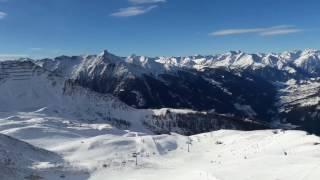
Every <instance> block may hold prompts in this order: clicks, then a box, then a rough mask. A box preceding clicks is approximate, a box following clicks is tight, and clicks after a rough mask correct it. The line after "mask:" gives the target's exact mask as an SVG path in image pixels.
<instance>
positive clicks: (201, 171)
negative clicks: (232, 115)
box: [0, 109, 320, 180]
mask: <svg viewBox="0 0 320 180" xmlns="http://www.w3.org/2000/svg"><path fill="white" fill-rule="evenodd" d="M164 111H165V109H164V110H160V111H159V112H164ZM180 111H183V112H185V111H186V112H189V111H188V110H180ZM0 133H2V134H7V135H10V136H12V137H15V138H18V139H21V140H23V141H26V142H28V143H31V144H33V145H34V146H37V147H41V148H44V149H46V150H47V151H50V152H52V154H53V156H57V155H59V156H60V157H62V159H63V160H61V163H62V164H63V165H64V166H63V167H62V168H61V167H60V168H58V167H57V166H56V165H55V163H54V162H53V160H52V159H53V158H52V157H50V156H43V158H44V159H43V158H40V157H41V153H40V154H39V152H33V153H32V155H33V156H35V158H32V160H33V161H35V163H34V165H33V166H32V167H31V170H32V171H30V170H29V171H27V172H26V173H22V174H23V175H28V174H30V172H33V173H35V174H37V175H39V176H41V177H45V178H46V179H49V180H51V179H59V176H60V175H61V174H64V175H65V176H66V178H65V179H71V180H73V179H89V180H101V179H105V178H106V177H108V179H111V180H113V179H114V180H128V179H137V180H148V179H155V180H157V179H159V180H160V179H172V178H174V179H177V180H197V179H218V180H219V179H224V180H228V179H230V180H232V179H239V180H241V179H262V180H263V179H266V180H267V179H284V180H285V179H288V180H289V179H296V178H298V179H317V177H319V175H320V171H319V168H320V164H319V162H320V161H319V160H320V145H316V143H320V138H319V137H317V136H314V135H308V134H306V133H305V132H302V131H281V130H264V131H250V132H242V131H231V130H220V131H215V132H209V133H204V134H199V135H194V136H190V137H187V136H182V135H179V134H174V133H172V134H171V135H168V134H167V135H153V134H152V133H148V132H140V131H132V130H121V129H118V128H116V127H113V126H112V125H110V124H108V123H107V122H105V123H103V122H100V123H96V124H95V123H90V122H88V123H84V122H83V121H78V120H76V119H73V118H72V117H68V116H65V117H64V116H62V115H59V114H52V115H50V113H48V110H47V109H40V110H38V111H34V112H16V113H13V112H2V113H0ZM1 137H2V136H1V135H0V141H1V144H3V142H4V141H3V140H2V138H1ZM189 138H190V139H191V140H192V145H191V146H190V152H188V151H187V144H186V142H187V141H188V139H189ZM13 144H16V143H13ZM2 147H3V146H0V152H1V148H2ZM17 147H19V149H20V150H21V151H22V152H32V151H31V150H25V149H21V147H23V146H22V145H17ZM27 147H29V146H27ZM11 149H12V150H11V151H12V152H16V153H18V152H17V150H16V149H13V148H11ZM32 149H33V148H32ZM37 151H38V150H37ZM39 151H40V152H43V151H44V152H46V151H45V150H39ZM50 152H48V153H50ZM134 152H139V153H140V155H138V166H136V165H135V158H134V157H132V153H134ZM54 154H57V155H54ZM10 155H12V154H11V153H10ZM59 156H57V157H59ZM25 157H28V158H31V157H32V156H30V155H27V154H25ZM39 158H40V159H39ZM21 159H22V158H18V159H15V162H19V161H20V160H21ZM22 167H23V163H21V167H20V169H22ZM54 169H56V170H54Z"/></svg>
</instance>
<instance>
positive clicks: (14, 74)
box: [0, 52, 320, 180]
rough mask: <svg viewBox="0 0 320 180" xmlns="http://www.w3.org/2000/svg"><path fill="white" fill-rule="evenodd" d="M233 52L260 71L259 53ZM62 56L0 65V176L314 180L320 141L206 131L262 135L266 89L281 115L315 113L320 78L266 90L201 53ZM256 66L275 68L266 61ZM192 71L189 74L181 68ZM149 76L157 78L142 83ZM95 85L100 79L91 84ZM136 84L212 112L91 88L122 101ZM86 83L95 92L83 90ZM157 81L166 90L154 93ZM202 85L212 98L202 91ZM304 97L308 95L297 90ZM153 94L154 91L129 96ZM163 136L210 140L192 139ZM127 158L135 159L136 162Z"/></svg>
mask: <svg viewBox="0 0 320 180" xmlns="http://www.w3.org/2000/svg"><path fill="white" fill-rule="evenodd" d="M233 54H235V55H233V56H234V59H233V58H230V59H229V60H228V62H234V63H236V64H237V65H239V67H240V66H241V68H244V69H247V68H250V67H252V65H253V64H254V66H255V63H256V62H259V64H260V65H259V67H263V66H264V65H263V64H264V62H262V61H261V62H260V60H258V59H259V58H260V56H263V55H248V54H244V53H240V52H233ZM236 54H237V55H236ZM298 55H299V53H298ZM235 57H236V58H235ZM290 57H291V58H292V59H290V61H293V59H295V58H293V57H295V56H294V55H292V54H291V55H290ZM299 57H300V56H299ZM60 58H61V59H59V58H58V59H55V60H41V61H37V62H36V63H35V62H34V61H31V60H27V59H26V60H21V61H6V62H1V63H0V101H1V103H0V133H2V134H5V135H8V136H11V137H12V138H11V137H8V136H5V135H1V134H0V166H1V170H0V172H1V173H0V179H6V180H7V179H9V180H10V179H25V178H26V179H41V178H43V179H48V180H57V179H68V180H85V179H91V180H102V179H106V178H108V179H111V180H112V179H115V180H119V179H120V180H121V179H123V180H128V179H139V180H143V179H173V178H174V179H178V180H179V179H181V180H198V179H227V180H228V179H284V180H286V179H288V180H289V179H296V178H298V179H311V180H316V179H317V177H319V175H320V174H319V173H318V172H319V171H318V168H319V163H318V162H319V158H320V153H319V152H320V146H319V144H320V139H319V137H317V136H313V135H308V134H307V133H305V132H302V131H281V130H264V131H250V132H240V131H228V130H220V131H216V132H210V131H212V130H218V129H222V128H228V129H242V130H255V129H264V128H267V127H268V126H267V125H268V124H266V123H261V122H260V121H258V120H256V119H254V118H255V114H260V115H262V113H261V112H263V111H266V110H267V109H268V108H269V107H268V106H266V107H264V106H262V105H261V102H262V103H263V104H264V105H266V104H268V105H269V104H272V103H274V102H273V99H272V98H270V97H272V96H268V94H269V95H270V94H273V93H274V94H275V95H276V93H275V92H274V91H273V89H272V87H275V88H278V90H277V91H276V92H278V102H280V103H278V104H277V105H278V107H279V109H284V112H286V110H287V109H290V108H292V107H291V105H294V107H293V109H296V108H295V107H296V106H309V105H312V106H315V107H317V103H315V102H312V104H310V103H311V102H310V101H309V100H314V98H312V97H313V96H314V95H315V94H316V92H317V88H318V85H317V79H313V80H311V79H310V81H303V82H304V83H302V81H288V82H277V83H275V82H272V83H274V85H270V84H271V83H270V84H269V82H268V80H264V79H262V77H261V76H255V75H252V74H250V73H248V72H247V71H239V70H235V69H232V68H231V67H228V68H227V69H229V70H228V71H227V70H221V69H220V68H217V67H218V66H217V67H215V68H213V70H212V69H210V68H212V67H214V66H212V67H211V66H208V67H210V68H209V70H208V69H207V68H203V67H205V63H206V62H205V61H206V59H208V58H209V57H204V56H194V57H189V59H187V58H186V59H184V60H183V64H184V65H182V64H181V63H180V60H177V61H174V60H173V59H174V58H171V60H172V62H170V61H171V60H167V59H166V58H159V59H157V58H155V59H152V58H147V57H137V56H131V57H128V58H121V57H117V56H114V55H112V54H109V53H107V52H104V53H102V54H101V55H98V56H82V57H72V58H71V59H72V60H71V59H70V57H60ZM240 59H242V60H240ZM69 60H70V61H69ZM167 61H168V62H167ZM236 61H237V62H236ZM263 61H268V62H270V63H272V64H276V65H277V67H278V65H279V64H278V62H277V60H275V59H274V58H271V57H270V58H269V59H268V60H263ZM288 61H289V60H288ZM221 63H222V64H223V63H224V62H222V60H221ZM171 64H172V65H171ZM196 64H197V65H196ZM261 64H262V65H261ZM191 65H192V66H194V68H192V69H191V70H190V69H185V68H186V66H191ZM279 66H280V65H279ZM256 67H258V66H256ZM153 69H157V71H153ZM230 69H232V70H230ZM200 70H201V71H200ZM251 70H256V69H251ZM297 72H298V71H297ZM163 73H164V74H163ZM146 75H148V77H146ZM115 77H116V78H115ZM168 77H169V78H168ZM104 78H105V79H104ZM148 78H154V79H153V80H152V81H148V83H146V81H147V80H148ZM166 78H167V79H166ZM170 78H172V80H171V81H168V79H170ZM99 79H102V80H103V81H96V80H99ZM137 79H138V80H139V81H137V82H143V84H145V85H146V84H147V86H145V87H147V88H150V89H151V88H154V89H161V88H162V87H168V89H169V90H174V89H179V88H181V87H183V88H181V89H182V90H185V91H177V92H179V93H183V92H188V91H189V90H190V91H189V92H191V94H193V97H192V98H190V99H188V100H190V101H188V102H186V104H188V103H194V104H195V105H197V102H199V101H196V100H195V99H200V100H201V101H202V100H205V99H211V100H212V102H215V106H216V107H217V108H216V109H210V110H205V111H200V110H186V109H171V108H163V109H135V108H133V107H131V106H128V105H127V104H125V103H123V102H121V101H120V100H119V99H118V98H117V97H114V96H112V95H111V94H108V93H101V92H99V91H98V90H99V88H101V87H102V86H106V87H107V88H109V87H110V86H111V87H113V86H114V87H115V89H118V90H119V92H122V93H124V94H128V93H130V92H129V91H127V89H126V87H128V86H130V85H131V84H130V83H132V82H133V81H134V80H137ZM181 79H182V80H181ZM84 80H86V81H87V82H90V83H92V84H91V85H92V86H89V87H87V86H85V85H84V84H81V81H84ZM92 80H94V81H92ZM113 80H116V81H113ZM97 82H100V83H102V84H97ZM103 82H104V83H105V84H103ZM159 82H162V83H164V84H166V86H159ZM169 82H171V84H169ZM191 82H194V83H191ZM195 82H197V83H195ZM127 83H129V84H127ZM196 85H198V86H197V87H196ZM92 87H95V88H96V89H92ZM208 87H209V91H210V92H211V91H213V92H214V93H213V94H210V92H208V91H205V89H206V88H208ZM302 90H303V91H305V92H308V94H306V93H301V92H303V91H302ZM150 92H159V94H160V92H161V91H141V92H139V91H136V92H133V93H134V94H136V95H139V93H140V95H141V94H142V93H146V94H148V93H150ZM179 93H178V94H174V93H172V92H171V95H172V96H168V98H169V97H174V96H176V97H177V99H180V100H179V101H178V103H179V102H180V103H182V102H184V101H183V99H181V98H180V96H178V95H179ZM159 94H157V93H154V94H152V95H153V96H160V95H159ZM298 95H299V96H298ZM188 96H189V94H188ZM201 96H202V97H201ZM136 97H137V96H136ZM293 97H296V98H295V99H294V98H293ZM159 100H162V101H165V99H163V98H159ZM175 100H176V99H175ZM141 101H143V99H142V100H141ZM259 102H260V103H259ZM307 102H309V104H308V103H307ZM208 104H209V103H207V104H206V103H203V102H202V104H201V103H200V105H202V106H207V105H208ZM198 105H199V104H198ZM222 106H223V108H224V109H227V110H228V111H227V112H233V113H235V114H231V113H225V114H219V113H218V111H220V110H221V109H218V108H219V107H220V108H221V107H222ZM194 107H196V106H194ZM228 108H230V109H228ZM271 110H272V108H271V109H268V111H271ZM290 110H291V109H290ZM270 114H273V113H272V112H270ZM270 114H269V115H270ZM248 116H250V117H252V119H248V118H246V117H248ZM239 117H241V118H239ZM288 120H290V119H288ZM315 127H316V126H315ZM170 132H178V133H180V134H195V133H202V132H208V133H204V134H198V135H194V136H190V137H189V136H184V135H179V134H175V133H170ZM155 133H160V134H161V133H166V134H162V135H156V134H155ZM14 138H16V139H14ZM17 139H19V140H17ZM23 141H24V142H23ZM28 143H29V144H28ZM30 144H32V145H30ZM188 144H189V151H190V152H188ZM38 147H41V148H42V149H40V148H38ZM133 153H137V165H136V162H135V161H136V158H135V157H133ZM8 158H9V159H10V160H8ZM252 167H254V168H252ZM288 172H290V173H288ZM291 172H296V173H291Z"/></svg>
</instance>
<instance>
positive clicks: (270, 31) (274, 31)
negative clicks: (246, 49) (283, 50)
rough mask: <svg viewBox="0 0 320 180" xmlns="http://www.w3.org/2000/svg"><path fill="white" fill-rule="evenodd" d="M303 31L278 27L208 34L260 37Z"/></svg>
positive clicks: (291, 27)
mask: <svg viewBox="0 0 320 180" xmlns="http://www.w3.org/2000/svg"><path fill="white" fill-rule="evenodd" d="M301 31H303V30H302V29H298V28H296V27H295V26H288V25H280V26H272V27H264V28H248V29H223V30H220V31H215V32H212V33H209V35H210V36H228V35H240V34H258V35H260V36H274V35H284V34H291V33H298V32H301Z"/></svg>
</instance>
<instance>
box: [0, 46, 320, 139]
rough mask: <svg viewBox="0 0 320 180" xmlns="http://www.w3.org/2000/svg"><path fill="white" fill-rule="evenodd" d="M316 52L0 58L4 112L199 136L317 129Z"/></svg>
mask: <svg viewBox="0 0 320 180" xmlns="http://www.w3.org/2000/svg"><path fill="white" fill-rule="evenodd" d="M319 88H320V51H318V50H304V51H292V52H283V53H270V54H262V53H261V54H249V53H244V52H240V51H232V52H229V53H226V54H220V55H211V56H201V55H195V56H188V57H145V56H136V55H131V56H129V57H121V56H116V55H114V54H111V53H109V52H108V51H103V52H102V53H101V54H99V55H85V56H59V57H56V58H52V59H50V58H47V59H38V60H33V59H28V58H24V59H20V60H11V61H10V60H8V61H1V62H0V95H1V96H0V101H1V102H2V103H1V104H0V109H1V110H10V109H11V110H12V109H15V110H18V109H21V110H26V109H34V110H36V109H41V108H45V109H42V110H43V111H46V112H48V113H60V114H64V115H66V114H73V115H74V114H76V115H77V117H81V118H83V119H85V120H91V121H94V120H107V121H110V122H112V123H114V124H116V125H117V126H119V127H122V128H126V127H128V126H132V128H138V129H141V128H142V129H144V130H145V131H153V132H156V133H162V132H178V133H183V134H197V133H201V132H208V131H211V130H217V129H221V128H227V129H241V130H253V129H266V128H293V129H302V130H306V131H308V132H310V133H315V134H320V123H319V122H318V119H319V116H320V113H319V112H320V111H319V110H320V106H319V96H320V95H319Z"/></svg>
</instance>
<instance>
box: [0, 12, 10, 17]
mask: <svg viewBox="0 0 320 180" xmlns="http://www.w3.org/2000/svg"><path fill="white" fill-rule="evenodd" d="M7 15H8V14H7V13H5V12H2V11H0V19H4V18H5V17H6V16H7Z"/></svg>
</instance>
